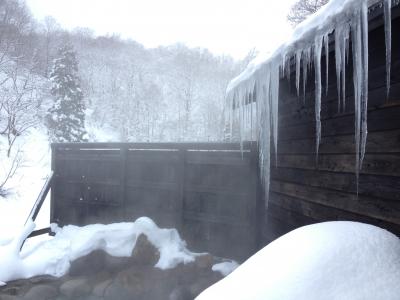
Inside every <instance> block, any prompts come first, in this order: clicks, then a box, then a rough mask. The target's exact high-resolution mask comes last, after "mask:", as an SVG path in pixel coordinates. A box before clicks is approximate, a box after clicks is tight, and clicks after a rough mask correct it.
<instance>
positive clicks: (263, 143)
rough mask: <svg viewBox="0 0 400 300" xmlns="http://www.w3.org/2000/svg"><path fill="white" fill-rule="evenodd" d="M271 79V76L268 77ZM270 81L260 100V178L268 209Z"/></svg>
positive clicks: (262, 88) (267, 81)
mask: <svg viewBox="0 0 400 300" xmlns="http://www.w3.org/2000/svg"><path fill="white" fill-rule="evenodd" d="M267 77H270V76H267ZM269 86H270V79H269V78H267V80H266V85H265V86H262V87H261V88H260V94H261V92H262V95H260V99H261V98H262V105H260V110H261V112H260V135H259V143H260V151H259V159H260V177H261V179H262V182H263V188H264V195H265V207H266V208H268V200H269V185H270V165H271V151H270V145H271V112H270V109H271V106H270V101H269V98H270V97H269V95H270V93H269V92H270V87H269Z"/></svg>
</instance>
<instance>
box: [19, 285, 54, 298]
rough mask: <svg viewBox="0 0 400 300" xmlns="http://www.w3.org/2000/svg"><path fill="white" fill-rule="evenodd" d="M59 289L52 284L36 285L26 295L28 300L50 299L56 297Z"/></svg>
mask: <svg viewBox="0 0 400 300" xmlns="http://www.w3.org/2000/svg"><path fill="white" fill-rule="evenodd" d="M57 294H58V290H57V289H56V288H55V287H54V286H50V285H44V284H41V285H35V286H33V287H32V288H31V289H30V290H29V291H28V292H27V293H26V294H25V296H24V298H23V299H26V300H37V299H40V300H48V299H52V298H54V297H56V296H57Z"/></svg>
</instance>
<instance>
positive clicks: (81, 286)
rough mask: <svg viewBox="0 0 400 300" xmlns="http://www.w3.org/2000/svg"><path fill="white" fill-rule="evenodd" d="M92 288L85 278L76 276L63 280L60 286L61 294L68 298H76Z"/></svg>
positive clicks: (86, 293) (87, 292)
mask: <svg viewBox="0 0 400 300" xmlns="http://www.w3.org/2000/svg"><path fill="white" fill-rule="evenodd" d="M91 290H92V288H91V286H90V285H89V283H88V280H87V279H85V278H76V279H71V280H68V281H66V282H64V283H63V284H62V285H61V286H60V292H61V294H63V295H65V296H67V297H69V298H77V297H80V296H85V295H88V294H89V293H90V292H91Z"/></svg>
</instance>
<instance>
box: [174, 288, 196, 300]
mask: <svg viewBox="0 0 400 300" xmlns="http://www.w3.org/2000/svg"><path fill="white" fill-rule="evenodd" d="M192 299H193V297H192V295H191V293H190V292H189V290H188V289H187V288H186V287H184V286H181V287H177V288H175V289H174V290H173V291H172V292H171V294H170V295H169V297H168V300H192Z"/></svg>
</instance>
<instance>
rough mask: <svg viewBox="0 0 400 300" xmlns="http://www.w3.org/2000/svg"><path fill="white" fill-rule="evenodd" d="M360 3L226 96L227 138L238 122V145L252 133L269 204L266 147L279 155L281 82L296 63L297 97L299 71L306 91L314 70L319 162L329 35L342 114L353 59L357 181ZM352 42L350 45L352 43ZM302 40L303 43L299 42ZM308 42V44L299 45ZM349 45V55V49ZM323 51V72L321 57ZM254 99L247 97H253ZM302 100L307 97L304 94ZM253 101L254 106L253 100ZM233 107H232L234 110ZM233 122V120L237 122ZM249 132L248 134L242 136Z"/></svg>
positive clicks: (362, 115)
mask: <svg viewBox="0 0 400 300" xmlns="http://www.w3.org/2000/svg"><path fill="white" fill-rule="evenodd" d="M360 2H361V3H360V5H359V6H358V7H356V8H355V9H354V12H353V13H352V14H351V16H352V17H351V18H348V17H347V18H348V20H347V22H341V23H340V24H338V25H336V26H335V27H334V28H329V30H327V31H326V32H324V33H323V34H320V35H317V36H316V37H315V38H314V40H312V41H309V43H308V46H306V47H302V49H296V50H292V51H290V53H280V55H277V56H274V57H273V58H272V59H270V60H268V61H267V62H266V63H264V64H263V65H262V67H260V68H258V69H257V71H255V72H254V73H253V74H252V76H251V77H250V79H247V80H246V81H245V82H242V83H240V84H239V86H238V87H236V88H235V89H233V90H231V91H230V92H228V95H227V100H228V107H229V108H230V109H228V110H227V111H229V116H227V117H228V118H229V120H230V131H231V136H232V134H233V123H234V120H236V121H237V122H238V124H239V136H240V141H241V144H242V143H243V139H244V138H248V136H249V134H248V132H250V136H251V137H253V134H254V133H255V135H256V136H258V142H259V161H260V164H259V165H260V175H261V178H262V183H263V188H264V192H265V196H266V199H267V200H266V205H267V204H268V196H269V185H270V154H271V151H270V144H271V137H272V138H273V145H274V148H275V149H274V150H275V158H276V159H277V156H276V154H277V152H278V149H277V148H278V101H279V83H280V80H281V77H283V76H286V77H287V78H288V80H290V72H291V70H290V64H291V61H294V64H295V75H296V76H295V77H296V78H295V81H296V82H295V84H296V89H297V95H298V96H299V94H300V72H301V70H302V72H303V74H302V78H303V82H302V84H303V87H302V90H303V91H304V93H305V90H306V82H307V71H308V70H309V69H310V67H311V65H312V64H313V65H314V72H315V123H316V145H315V147H316V148H315V149H316V150H315V152H316V157H317V158H318V152H319V145H320V141H321V96H322V92H323V91H322V80H321V77H322V76H326V79H325V85H326V89H325V93H327V92H328V82H329V78H328V70H329V69H328V66H329V36H332V35H334V40H335V44H334V49H335V67H336V79H337V94H338V110H339V111H344V109H345V107H346V93H345V90H346V86H345V85H346V64H347V63H348V58H349V55H350V53H351V54H352V59H353V86H354V103H355V147H356V151H355V152H356V164H355V174H356V182H357V194H358V182H359V173H360V170H361V167H362V162H363V159H364V155H365V148H366V143H367V107H368V3H367V2H368V1H360ZM391 5H392V3H391V0H383V7H384V24H385V25H384V27H385V44H386V83H387V84H386V86H387V95H389V89H390V66H391ZM350 40H351V41H352V42H351V43H350ZM302 42H304V41H302ZM303 44H306V45H307V43H303ZM350 45H351V51H350V49H349V48H350ZM323 50H324V52H325V63H326V74H321V56H322V52H323ZM281 74H282V76H281ZM253 97H254V99H251V98H253ZM304 98H305V95H304ZM253 101H254V102H253ZM232 108H233V109H232ZM236 121H235V122H236ZM246 132H247V134H246Z"/></svg>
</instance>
